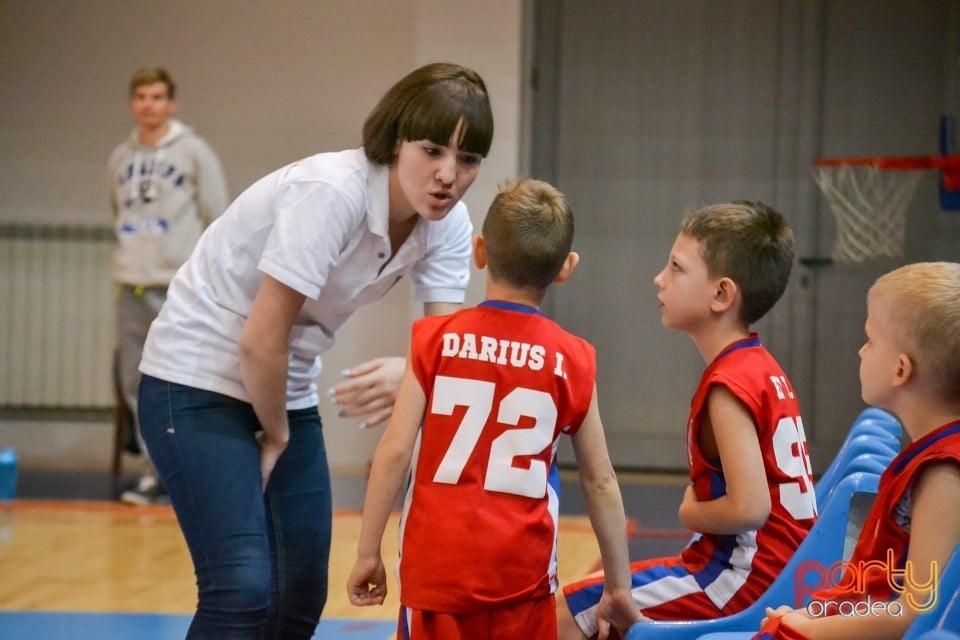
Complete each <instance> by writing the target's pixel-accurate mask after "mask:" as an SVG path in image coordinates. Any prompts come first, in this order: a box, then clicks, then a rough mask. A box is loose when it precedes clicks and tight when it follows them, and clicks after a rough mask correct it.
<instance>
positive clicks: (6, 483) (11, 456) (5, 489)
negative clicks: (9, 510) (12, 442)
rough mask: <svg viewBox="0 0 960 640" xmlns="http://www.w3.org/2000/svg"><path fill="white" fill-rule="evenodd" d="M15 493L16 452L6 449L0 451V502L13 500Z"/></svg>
mask: <svg viewBox="0 0 960 640" xmlns="http://www.w3.org/2000/svg"><path fill="white" fill-rule="evenodd" d="M16 493H17V452H16V451H14V450H13V449H12V448H10V447H7V448H6V449H3V450H2V451H0V501H5V500H13V496H14V495H16Z"/></svg>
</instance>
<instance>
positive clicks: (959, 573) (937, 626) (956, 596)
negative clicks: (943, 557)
mask: <svg viewBox="0 0 960 640" xmlns="http://www.w3.org/2000/svg"><path fill="white" fill-rule="evenodd" d="M941 630H942V631H951V632H953V633H960V545H958V546H957V547H956V548H955V549H954V550H953V553H952V554H951V555H950V559H949V560H947V564H946V565H944V566H943V568H942V569H941V570H940V581H939V582H938V583H937V604H936V605H934V607H933V608H932V609H931V610H930V611H926V612H924V613H921V614H920V615H918V616H917V617H916V619H915V620H914V621H913V624H911V625H910V628H909V629H908V630H907V633H906V634H905V635H904V636H903V640H914V639H917V640H919V638H924V640H926V639H927V637H928V635H929V634H928V632H935V631H941Z"/></svg>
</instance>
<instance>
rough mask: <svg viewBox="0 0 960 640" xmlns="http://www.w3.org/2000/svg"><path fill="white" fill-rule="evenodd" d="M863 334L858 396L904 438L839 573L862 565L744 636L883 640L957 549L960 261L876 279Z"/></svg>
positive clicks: (893, 634)
mask: <svg viewBox="0 0 960 640" xmlns="http://www.w3.org/2000/svg"><path fill="white" fill-rule="evenodd" d="M865 331H866V334H867V341H866V343H864V345H863V346H862V347H861V348H860V387H861V395H862V396H863V400H864V402H866V403H867V404H871V405H875V406H878V407H880V408H882V409H886V410H887V411H889V412H890V413H892V414H894V415H896V416H897V417H898V418H899V419H900V422H901V424H903V429H904V431H905V432H906V433H907V435H908V436H909V437H910V441H911V443H910V445H909V446H907V447H906V448H905V449H904V450H903V451H902V452H900V455H898V456H897V457H896V458H894V460H893V462H891V463H890V466H889V467H888V468H887V470H886V471H884V473H883V475H882V476H881V477H880V487H879V490H878V492H877V498H876V500H875V501H874V503H873V507H872V508H871V509H870V513H869V514H867V519H866V521H865V523H864V525H863V528H862V529H861V530H860V537H859V538H858V540H857V544H856V546H855V547H854V550H853V555H852V556H851V558H850V564H849V565H848V567H847V571H848V572H849V571H851V570H852V569H851V567H853V568H860V567H866V566H869V567H870V569H869V570H861V571H860V572H859V573H860V579H859V580H856V581H855V580H852V579H851V575H850V574H848V573H845V574H844V575H843V576H842V577H840V579H839V580H838V581H837V583H836V585H831V586H829V587H828V588H825V589H823V590H821V591H818V592H816V593H814V594H813V601H812V602H811V604H810V605H809V606H807V607H806V608H804V609H797V610H794V609H792V608H790V607H789V606H783V607H780V608H779V609H777V610H776V611H774V610H769V609H768V610H767V615H768V616H769V617H768V618H767V620H766V623H765V624H764V626H763V629H762V630H761V632H760V633H759V634H758V635H756V636H754V638H758V639H764V640H771V639H773V638H776V639H778V640H795V639H801V640H802V639H805V638H809V639H810V640H818V639H821V638H823V639H826V638H843V639H848V638H863V639H864V640H866V639H869V640H885V639H888V638H889V639H891V640H892V639H893V638H901V637H903V635H904V633H905V632H906V630H907V628H908V627H909V626H910V623H911V622H913V620H914V618H915V617H916V615H917V614H918V613H919V612H921V611H925V610H928V609H930V608H932V607H933V606H934V605H935V604H936V600H937V598H938V597H941V598H944V597H949V594H944V593H937V590H936V579H937V575H938V572H939V570H941V569H942V568H943V566H944V565H945V564H946V562H947V558H949V557H950V554H951V552H952V551H953V549H954V548H955V547H956V546H957V545H958V544H960V509H958V508H957V505H960V264H955V263H950V262H926V263H918V264H911V265H907V266H905V267H900V268H899V269H896V270H894V271H892V272H890V273H888V274H886V275H884V276H882V277H881V278H879V279H878V280H877V282H876V283H875V284H874V285H873V287H871V288H870V292H869V293H868V294H867V322H866V326H865ZM841 533H842V532H838V535H840V534H841ZM867 563H869V564H867ZM897 576H900V577H901V580H899V581H898V580H895V579H894V578H895V577H897ZM858 583H859V584H858ZM852 603H861V606H860V607H856V606H853V604H852ZM862 603H867V604H868V606H867V607H866V608H864V607H863V605H862ZM857 611H861V612H862V611H867V612H868V613H867V615H856V612H857ZM850 612H853V613H852V614H851V613H850ZM838 613H842V614H843V615H837V614H838Z"/></svg>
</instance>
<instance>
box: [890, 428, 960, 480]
mask: <svg viewBox="0 0 960 640" xmlns="http://www.w3.org/2000/svg"><path fill="white" fill-rule="evenodd" d="M957 434H960V422H954V423H953V424H952V425H944V426H943V427H941V428H940V429H937V430H936V431H934V432H933V433H931V434H929V436H927V437H924V438H921V439H920V440H918V441H917V442H916V443H915V444H916V445H917V447H916V448H915V449H912V450H911V449H907V450H906V451H904V452H903V453H904V455H903V457H902V458H900V459H899V460H897V464H896V466H894V467H893V472H894V473H900V472H901V471H903V468H904V467H905V466H907V465H908V464H910V461H911V460H913V459H914V458H916V457H917V456H918V455H920V454H921V453H922V452H924V451H926V450H927V449H929V448H930V447H931V446H932V445H933V444H934V443H936V442H939V441H940V440H943V439H944V438H949V437H950V436H953V435H957Z"/></svg>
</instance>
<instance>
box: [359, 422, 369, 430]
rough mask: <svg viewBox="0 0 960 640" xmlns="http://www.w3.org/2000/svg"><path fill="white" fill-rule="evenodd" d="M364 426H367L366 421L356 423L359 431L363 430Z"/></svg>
mask: <svg viewBox="0 0 960 640" xmlns="http://www.w3.org/2000/svg"><path fill="white" fill-rule="evenodd" d="M366 428H367V423H366V422H361V423H360V424H358V425H357V429H360V431H363V430H365V429H366Z"/></svg>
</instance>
